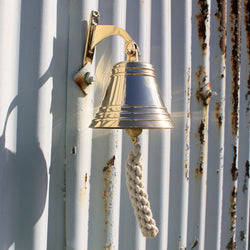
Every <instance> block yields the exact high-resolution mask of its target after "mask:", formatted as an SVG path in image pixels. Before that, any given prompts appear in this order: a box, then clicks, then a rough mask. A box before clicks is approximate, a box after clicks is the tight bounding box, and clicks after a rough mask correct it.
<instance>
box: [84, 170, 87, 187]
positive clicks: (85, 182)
mask: <svg viewBox="0 0 250 250" xmlns="http://www.w3.org/2000/svg"><path fill="white" fill-rule="evenodd" d="M87 181H88V173H87V172H86V173H85V176H84V187H86V184H87Z"/></svg>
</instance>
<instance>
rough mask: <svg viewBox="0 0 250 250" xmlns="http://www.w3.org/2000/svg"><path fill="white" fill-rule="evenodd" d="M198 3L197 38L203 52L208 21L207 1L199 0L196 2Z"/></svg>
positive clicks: (205, 45) (205, 47) (205, 46)
mask: <svg viewBox="0 0 250 250" xmlns="http://www.w3.org/2000/svg"><path fill="white" fill-rule="evenodd" d="M197 4H198V5H200V13H199V14H198V15H196V16H195V17H196V20H197V22H198V23H197V28H198V38H199V40H200V44H201V49H202V51H203V53H204V52H205V50H206V49H207V43H206V37H207V34H206V33H207V22H208V14H209V13H208V3H207V1H206V0H199V1H198V2H197Z"/></svg>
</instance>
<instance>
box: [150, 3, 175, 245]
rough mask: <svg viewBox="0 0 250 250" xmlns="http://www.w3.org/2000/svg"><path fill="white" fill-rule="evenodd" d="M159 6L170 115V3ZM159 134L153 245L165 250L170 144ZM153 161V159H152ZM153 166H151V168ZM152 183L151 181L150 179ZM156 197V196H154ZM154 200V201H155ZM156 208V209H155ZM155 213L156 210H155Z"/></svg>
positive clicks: (164, 87) (163, 72)
mask: <svg viewBox="0 0 250 250" xmlns="http://www.w3.org/2000/svg"><path fill="white" fill-rule="evenodd" d="M160 4H161V7H162V9H161V12H160V15H161V18H159V20H160V22H161V23H162V24H161V26H160V27H161V43H160V45H161V47H160V51H159V52H160V53H161V52H162V53H161V57H160V60H159V62H160V63H161V64H160V65H161V67H160V79H161V83H160V86H161V91H162V98H163V101H164V103H165V105H166V106H167V108H168V111H169V112H170V113H171V105H172V77H171V72H172V64H171V57H172V53H171V44H172V41H171V34H172V33H171V25H172V21H171V1H169V0H167V1H166V0H163V1H160ZM158 133H159V134H160V137H161V140H160V141H159V143H160V147H161V148H160V157H161V159H160V160H159V161H157V162H159V163H158V164H160V166H159V169H160V181H159V183H158V185H160V187H159V190H160V194H159V199H160V201H159V203H158V206H160V208H159V209H160V213H159V222H158V224H159V240H158V241H159V243H158V245H155V249H156V247H158V249H167V246H168V240H169V239H168V237H167V235H168V230H169V217H168V216H169V186H170V183H169V182H170V161H171V156H170V144H171V130H160V131H158ZM154 143H158V141H154ZM152 157H153V156H152ZM154 159H155V158H154ZM152 167H154V166H151V168H152ZM151 182H152V179H151ZM154 195H156V194H154ZM155 200H156V199H155ZM156 208H157V207H156ZM156 211H157V210H156ZM152 249H153V248H152Z"/></svg>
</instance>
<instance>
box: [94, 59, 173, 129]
mask: <svg viewBox="0 0 250 250" xmlns="http://www.w3.org/2000/svg"><path fill="white" fill-rule="evenodd" d="M90 127H91V128H110V129H128V128H145V129H158V128H173V127H174V126H173V121H172V119H171V118H170V115H169V113H168V111H167V109H166V107H165V106H164V103H163V101H162V99H161V97H160V94H159V91H158V86H157V83H156V78H155V71H154V68H153V66H152V65H151V64H149V63H145V62H138V61H137V62H128V61H126V62H120V63H117V64H116V65H114V67H113V69H112V75H111V79H110V83H109V86H108V88H107V91H106V94H105V96H104V99H103V101H102V105H101V107H100V108H99V111H98V113H97V114H96V116H95V119H93V121H92V123H91V125H90Z"/></svg>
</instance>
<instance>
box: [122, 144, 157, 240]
mask: <svg viewBox="0 0 250 250" xmlns="http://www.w3.org/2000/svg"><path fill="white" fill-rule="evenodd" d="M126 178H127V188H128V191H129V197H130V200H131V203H132V206H133V208H134V214H135V216H136V219H137V222H138V224H139V227H140V229H141V232H142V234H143V235H144V236H145V237H148V238H154V237H155V236H156V235H157V234H158V231H159V230H158V228H157V226H156V223H155V220H154V219H153V214H152V211H151V208H150V203H149V201H148V194H147V192H146V191H145V188H144V184H143V181H142V156H141V146H140V145H139V144H134V150H132V151H131V152H130V153H129V156H128V159H127V162H126Z"/></svg>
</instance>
